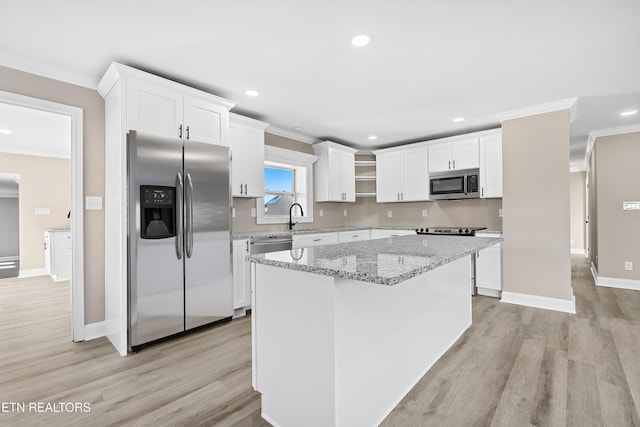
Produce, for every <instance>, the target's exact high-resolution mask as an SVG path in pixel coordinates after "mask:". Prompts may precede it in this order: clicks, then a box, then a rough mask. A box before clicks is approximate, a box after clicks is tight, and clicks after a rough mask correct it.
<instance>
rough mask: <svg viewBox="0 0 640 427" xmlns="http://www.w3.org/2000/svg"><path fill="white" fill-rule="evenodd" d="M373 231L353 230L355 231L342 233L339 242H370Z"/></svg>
mask: <svg viewBox="0 0 640 427" xmlns="http://www.w3.org/2000/svg"><path fill="white" fill-rule="evenodd" d="M370 239H371V230H353V231H341V232H340V234H339V236H338V241H339V242H340V243H343V242H358V241H361V240H370Z"/></svg>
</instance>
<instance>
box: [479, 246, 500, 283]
mask: <svg viewBox="0 0 640 427" xmlns="http://www.w3.org/2000/svg"><path fill="white" fill-rule="evenodd" d="M501 252H502V249H501V245H500V243H497V244H495V245H493V246H490V247H488V248H486V249H483V250H481V251H479V252H478V253H477V254H476V287H478V288H484V289H493V290H496V291H501V290H502V256H501Z"/></svg>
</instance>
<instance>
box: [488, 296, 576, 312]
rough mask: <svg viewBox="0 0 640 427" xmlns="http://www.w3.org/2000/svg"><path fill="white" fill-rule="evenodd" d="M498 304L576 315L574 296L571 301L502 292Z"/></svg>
mask: <svg viewBox="0 0 640 427" xmlns="http://www.w3.org/2000/svg"><path fill="white" fill-rule="evenodd" d="M500 302H506V303H508V304H517V305H525V306H527V307H535V308H543V309H545V310H554V311H562V312H564V313H571V314H576V297H575V296H574V295H571V299H570V300H567V299H561V298H550V297H541V296H538V295H529V294H520V293H517V292H506V291H502V298H501V299H500Z"/></svg>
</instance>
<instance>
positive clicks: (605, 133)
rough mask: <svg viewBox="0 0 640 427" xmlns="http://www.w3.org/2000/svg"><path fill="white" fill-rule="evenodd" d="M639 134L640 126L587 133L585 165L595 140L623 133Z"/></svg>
mask: <svg viewBox="0 0 640 427" xmlns="http://www.w3.org/2000/svg"><path fill="white" fill-rule="evenodd" d="M633 132H640V125H629V126H618V127H615V128H608V129H598V130H594V131H591V132H589V139H588V140H587V149H586V151H585V153H584V163H585V165H586V164H588V163H589V157H591V150H593V144H595V143H596V139H598V138H601V137H603V136H612V135H622V134H625V133H633Z"/></svg>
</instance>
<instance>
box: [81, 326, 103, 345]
mask: <svg viewBox="0 0 640 427" xmlns="http://www.w3.org/2000/svg"><path fill="white" fill-rule="evenodd" d="M106 335H107V328H106V326H105V323H104V322H96V323H90V324H88V325H84V340H85V341H89V340H94V339H96V338H102V337H104V336H106Z"/></svg>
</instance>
